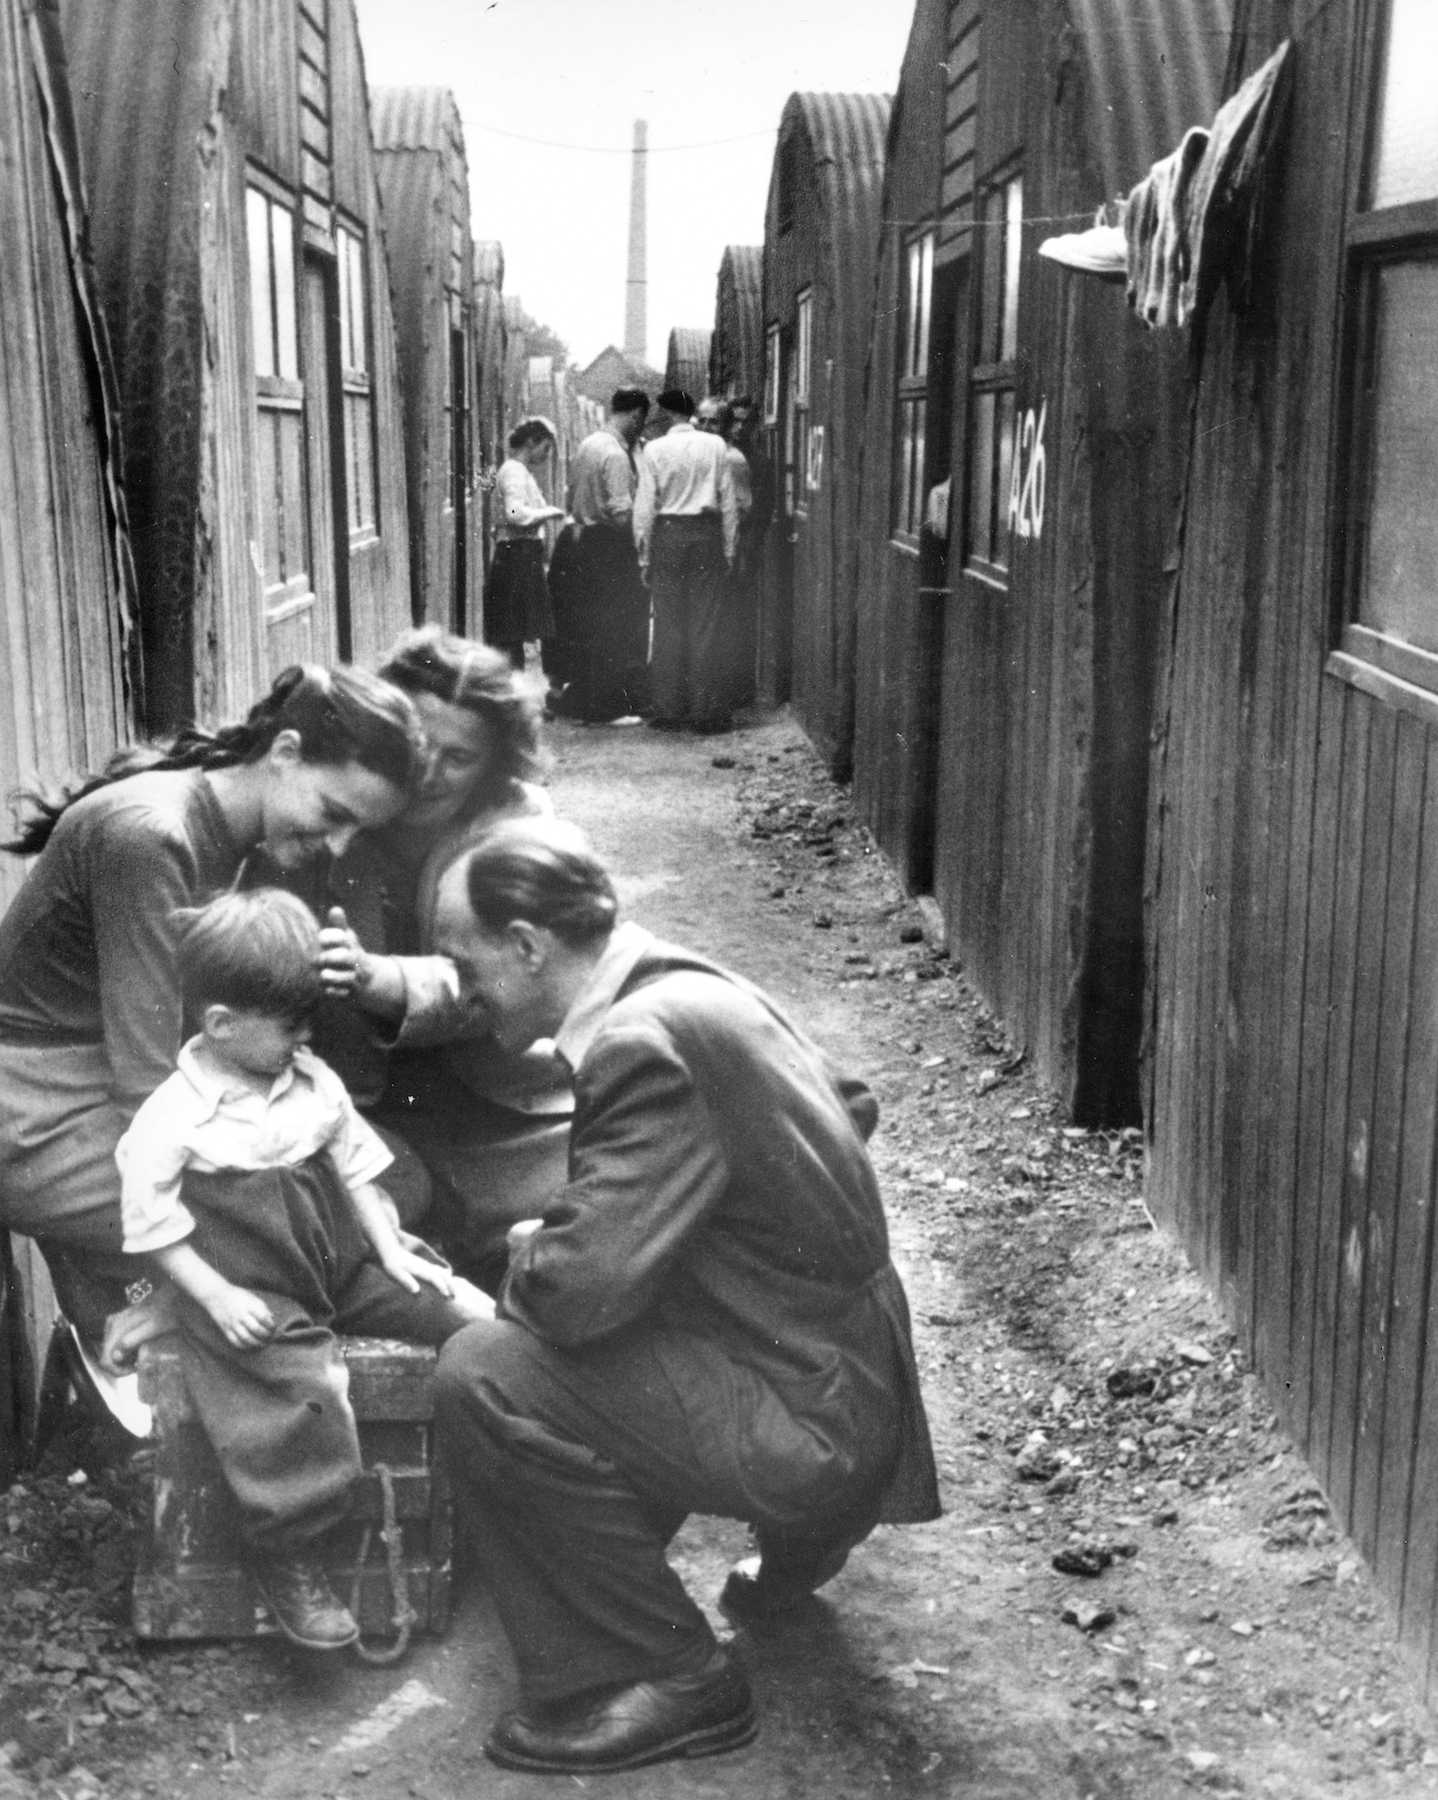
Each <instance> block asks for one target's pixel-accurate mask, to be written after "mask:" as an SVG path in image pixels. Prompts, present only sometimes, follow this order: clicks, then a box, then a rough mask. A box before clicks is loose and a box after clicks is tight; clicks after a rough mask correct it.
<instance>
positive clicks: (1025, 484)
mask: <svg viewBox="0 0 1438 1800" xmlns="http://www.w3.org/2000/svg"><path fill="white" fill-rule="evenodd" d="M1048 410H1049V403H1048V401H1047V400H1045V401H1044V403H1043V405H1042V406H1041V407H1040V408H1039V412H1038V417H1037V418H1035V417H1034V409H1033V408H1032V407H1030V408H1029V410H1028V411H1027V412H1026V413H1025V414H1024V416H1023V422H1022V424H1021V425H1020V427H1019V431H1018V443H1017V445H1016V449H1017V452H1018V454H1017V455H1016V456H1015V457H1014V472H1013V478H1012V480H1011V481H1010V482H1009V530H1010V531H1014V532H1017V533H1018V535H1019V536H1020V537H1021V538H1037V537H1042V536H1043V531H1044V486H1045V482H1046V478H1047V471H1048V460H1047V458H1046V457H1045V455H1044V421H1045V419H1046V418H1047V417H1048Z"/></svg>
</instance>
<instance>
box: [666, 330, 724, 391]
mask: <svg viewBox="0 0 1438 1800" xmlns="http://www.w3.org/2000/svg"><path fill="white" fill-rule="evenodd" d="M713 335H714V333H713V332H712V331H711V330H710V329H709V328H708V326H700V325H676V326H675V327H674V328H673V330H672V331H671V332H670V333H669V349H668V351H667V352H666V354H665V358H664V385H665V387H667V388H675V387H677V388H683V390H684V392H685V393H686V394H688V396H689V398H690V399H691V400H694V401H699V400H704V399H706V398H707V397H708V394H709V342H710V339H711V338H712V337H713Z"/></svg>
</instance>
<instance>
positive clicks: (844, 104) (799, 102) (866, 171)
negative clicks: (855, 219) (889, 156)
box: [779, 94, 893, 191]
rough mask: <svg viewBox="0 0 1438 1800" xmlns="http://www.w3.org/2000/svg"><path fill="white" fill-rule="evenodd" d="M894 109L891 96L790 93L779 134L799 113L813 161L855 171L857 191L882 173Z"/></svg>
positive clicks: (854, 182)
mask: <svg viewBox="0 0 1438 1800" xmlns="http://www.w3.org/2000/svg"><path fill="white" fill-rule="evenodd" d="M892 106H893V96H892V95H891V94H791V95H790V96H789V100H788V103H787V104H786V106H785V108H784V117H783V119H781V120H780V124H779V130H780V135H781V136H782V135H783V130H784V125H785V124H786V123H787V121H788V120H789V118H790V116H791V115H792V114H794V113H796V112H797V113H798V114H800V115H801V116H802V118H803V121H804V129H805V130H806V131H807V133H808V135H809V142H810V143H811V144H812V146H813V153H814V160H815V161H816V162H831V163H833V164H835V165H836V168H842V169H844V170H848V171H852V177H853V185H854V188H855V191H857V189H858V188H859V187H862V186H863V185H864V184H865V182H866V179H872V177H873V176H874V175H876V174H882V172H883V168H884V141H885V139H886V138H887V136H888V132H889V112H890V109H891V107H892Z"/></svg>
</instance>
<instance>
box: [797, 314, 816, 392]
mask: <svg viewBox="0 0 1438 1800" xmlns="http://www.w3.org/2000/svg"><path fill="white" fill-rule="evenodd" d="M813 320H814V297H813V295H812V294H803V295H801V296H800V299H799V368H798V383H797V386H798V399H799V403H800V405H801V406H802V405H807V404H808V400H809V373H810V371H809V364H810V360H811V356H812V353H813V328H814V327H813Z"/></svg>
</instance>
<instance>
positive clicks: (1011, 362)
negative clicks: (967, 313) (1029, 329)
mask: <svg viewBox="0 0 1438 1800" xmlns="http://www.w3.org/2000/svg"><path fill="white" fill-rule="evenodd" d="M996 196H997V197H998V199H999V203H1000V204H999V221H1001V223H1002V226H1003V229H1002V231H1001V232H992V231H990V229H989V226H990V225H991V223H992V221H991V220H990V219H989V218H988V216H987V209H988V206H989V203H990V201H992V200H993V199H994V198H995V197H996ZM1013 196H1016V199H1017V208H1016V209H1015V207H1014V204H1013V198H1012V197H1013ZM1023 201H1024V169H1023V162H1022V159H1021V158H1015V159H1012V160H1010V161H1008V162H1005V163H1003V164H1001V165H999V166H998V167H997V168H995V169H994V170H992V171H991V172H990V173H989V174H988V175H987V176H986V177H985V178H984V180H983V181H982V182H980V183H978V184H976V190H975V194H974V218H975V226H976V230H975V234H974V269H975V277H976V278H975V280H974V282H973V293H972V299H971V304H972V308H973V313H972V339H971V349H972V358H973V359H972V361H971V362H970V365H969V370H968V380H967V388H968V396H967V406H966V414H967V418H966V425H965V433H966V444H965V460H964V492H963V496H962V507H963V510H962V514H961V518H962V531H963V537H962V545H963V556H962V563H961V566H962V568H963V571H964V573H965V574H966V575H970V576H972V577H973V578H974V579H975V580H976V581H981V582H983V583H984V584H985V585H986V586H988V587H991V588H996V589H998V590H999V591H1000V592H1003V593H1007V592H1008V589H1009V585H1010V582H1011V580H1012V575H1013V533H1012V532H1011V530H1010V528H1009V523H1008V515H1009V492H1008V490H1009V489H1010V487H1011V486H1012V481H1013V461H1014V458H1015V456H1016V455H1017V450H1018V432H1019V405H1018V389H1019V378H1020V373H1021V370H1020V360H1021V359H1020V356H1019V322H1020V320H1021V318H1022V311H1023V300H1024V293H1025V287H1026V283H1025V281H1024V276H1023V268H1024V258H1023V248H1024V219H1023ZM1011 232H1012V233H1013V235H1012V237H1011ZM995 245H997V246H998V248H997V249H996V248H995ZM1009 277H1012V279H1011V280H1010V279H1009ZM1010 326H1011V327H1012V329H1011V330H1010ZM991 351H992V354H991V353H990V352H991ZM1006 352H1007V353H1006ZM990 396H992V397H993V400H992V408H991V409H990V408H988V407H986V405H985V402H986V401H987V400H988V399H989V397H990ZM1005 399H1008V400H1009V402H1010V406H1011V413H1012V416H1011V419H1010V439H1009V467H1008V472H1007V479H1005V472H1004V463H1003V457H1002V441H1003V411H1004V401H1005ZM986 415H987V418H988V425H987V431H988V434H989V436H988V454H987V455H986V456H985V457H983V458H980V457H979V456H978V454H977V453H976V452H977V444H978V436H979V432H980V429H981V426H982V423H983V421H984V420H985V417H986ZM981 469H986V470H987V483H988V495H987V504H988V505H989V507H990V509H991V517H990V519H989V521H988V530H989V536H988V537H987V539H986V544H987V548H988V550H990V551H993V550H997V549H999V548H1000V546H1002V549H1003V552H1004V554H1003V555H1002V557H1000V556H998V555H989V554H984V553H981V552H979V551H977V550H976V549H975V542H976V532H975V512H976V505H975V502H976V492H975V483H976V481H977V479H978V477H979V472H980V470H981Z"/></svg>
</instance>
